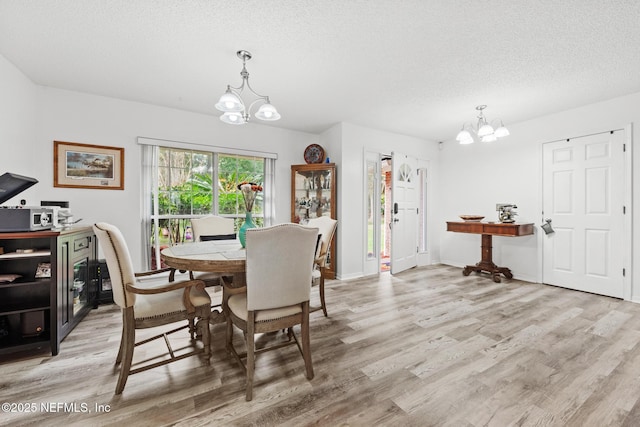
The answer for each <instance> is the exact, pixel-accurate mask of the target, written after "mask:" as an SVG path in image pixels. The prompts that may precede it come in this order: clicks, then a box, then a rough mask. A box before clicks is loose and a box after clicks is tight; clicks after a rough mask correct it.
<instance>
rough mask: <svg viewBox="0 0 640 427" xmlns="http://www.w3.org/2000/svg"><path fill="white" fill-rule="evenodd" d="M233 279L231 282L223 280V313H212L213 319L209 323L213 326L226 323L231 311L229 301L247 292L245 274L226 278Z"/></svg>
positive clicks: (236, 274)
mask: <svg viewBox="0 0 640 427" xmlns="http://www.w3.org/2000/svg"><path fill="white" fill-rule="evenodd" d="M229 276H231V277H232V280H231V281H225V280H224V278H222V279H221V282H222V312H219V311H217V310H216V311H215V315H214V312H212V313H211V317H210V319H209V323H210V324H212V325H215V324H218V323H225V322H226V320H227V318H226V313H228V311H229V309H228V308H227V300H228V299H229V297H230V296H231V295H233V294H237V293H242V292H246V286H247V279H246V276H245V273H234V274H229V275H226V274H225V276H224V277H229Z"/></svg>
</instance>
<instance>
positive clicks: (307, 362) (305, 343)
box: [300, 301, 313, 379]
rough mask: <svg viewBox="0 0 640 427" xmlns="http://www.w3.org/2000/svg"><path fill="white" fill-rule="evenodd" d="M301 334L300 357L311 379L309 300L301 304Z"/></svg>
mask: <svg viewBox="0 0 640 427" xmlns="http://www.w3.org/2000/svg"><path fill="white" fill-rule="evenodd" d="M300 330H301V335H302V357H303V358H304V366H305V368H306V369H307V379H313V364H312V362H311V338H310V336H309V301H306V302H305V303H303V304H302V324H301V325H300Z"/></svg>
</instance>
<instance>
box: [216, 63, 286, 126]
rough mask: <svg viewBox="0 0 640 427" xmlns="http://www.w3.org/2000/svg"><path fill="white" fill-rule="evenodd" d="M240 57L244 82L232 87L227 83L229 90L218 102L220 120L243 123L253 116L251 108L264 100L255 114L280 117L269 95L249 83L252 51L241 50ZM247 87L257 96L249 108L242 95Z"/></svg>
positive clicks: (271, 119) (262, 116) (270, 119)
mask: <svg viewBox="0 0 640 427" xmlns="http://www.w3.org/2000/svg"><path fill="white" fill-rule="evenodd" d="M236 54H237V55H238V58H240V59H242V71H241V72H240V75H241V76H242V84H241V85H240V86H238V87H232V86H230V85H227V91H226V92H225V93H224V94H223V95H222V96H221V97H220V100H219V101H218V103H217V104H216V108H217V109H218V110H220V111H222V112H224V114H223V115H221V116H220V120H222V121H223V122H225V123H228V124H231V125H243V124H245V123H247V122H248V121H249V118H250V117H251V109H252V108H253V107H254V106H256V104H258V103H259V102H262V105H260V108H259V109H258V111H257V112H256V114H255V116H256V117H257V118H259V119H260V120H266V121H274V120H278V119H280V114H278V110H276V107H274V106H273V105H271V103H270V102H269V97H268V96H264V95H260V94H259V93H257V92H256V91H255V90H253V89H252V88H251V86H250V85H249V72H248V71H247V67H246V64H247V61H248V60H250V59H251V53H249V52H247V51H246V50H239V51H238V52H237V53H236ZM245 87H246V88H247V89H249V90H250V91H251V93H252V94H253V95H254V96H255V97H256V99H255V100H253V101H252V102H251V104H249V108H246V106H245V103H244V101H243V100H242V98H241V97H240V95H242V92H243V91H244V89H245Z"/></svg>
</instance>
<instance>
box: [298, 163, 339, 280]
mask: <svg viewBox="0 0 640 427" xmlns="http://www.w3.org/2000/svg"><path fill="white" fill-rule="evenodd" d="M321 216H328V217H329V218H333V219H338V218H336V166H335V164H334V163H317V164H308V165H292V166H291V222H295V223H299V224H306V223H307V221H308V220H309V219H311V218H318V217H321ZM335 247H336V239H335V237H334V239H333V242H332V244H331V250H330V251H329V254H328V256H329V259H330V263H329V266H328V269H327V270H328V271H327V273H328V274H327V276H326V277H327V278H331V279H333V278H334V277H335V271H336V270H335V260H336V255H335Z"/></svg>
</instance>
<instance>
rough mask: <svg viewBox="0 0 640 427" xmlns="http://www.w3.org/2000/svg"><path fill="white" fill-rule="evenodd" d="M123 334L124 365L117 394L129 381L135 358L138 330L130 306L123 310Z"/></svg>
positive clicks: (121, 368) (121, 367)
mask: <svg viewBox="0 0 640 427" xmlns="http://www.w3.org/2000/svg"><path fill="white" fill-rule="evenodd" d="M122 313H123V316H122V317H123V319H122V320H123V324H124V326H123V334H122V335H123V336H122V342H121V343H120V349H121V350H122V354H120V353H119V354H118V356H122V359H121V361H122V365H121V366H120V375H119V376H118V383H117V384H116V394H122V391H123V390H124V386H125V384H126V383H127V378H128V377H129V370H130V369H131V361H132V360H133V349H134V347H135V340H136V331H135V323H134V322H135V319H134V316H133V308H132V307H128V308H126V309H124V310H123V312H122Z"/></svg>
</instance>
